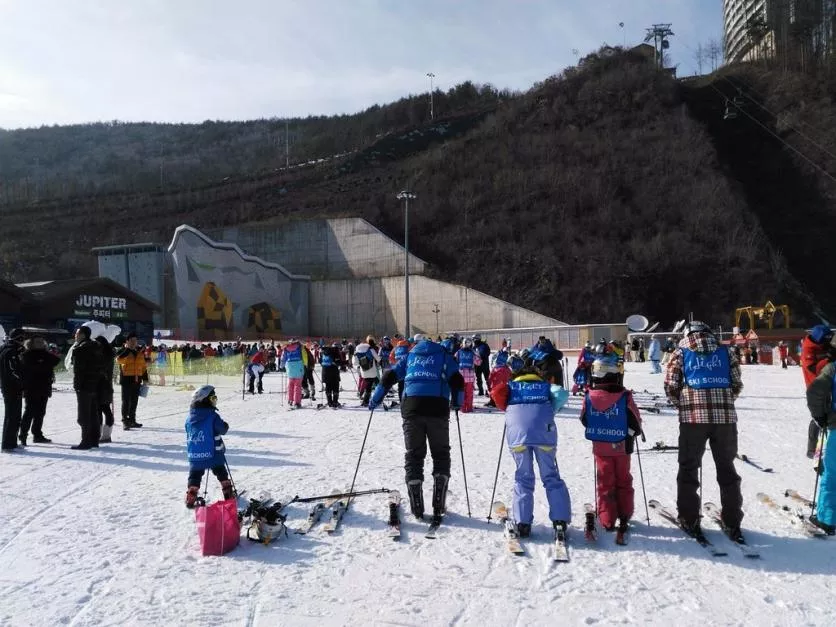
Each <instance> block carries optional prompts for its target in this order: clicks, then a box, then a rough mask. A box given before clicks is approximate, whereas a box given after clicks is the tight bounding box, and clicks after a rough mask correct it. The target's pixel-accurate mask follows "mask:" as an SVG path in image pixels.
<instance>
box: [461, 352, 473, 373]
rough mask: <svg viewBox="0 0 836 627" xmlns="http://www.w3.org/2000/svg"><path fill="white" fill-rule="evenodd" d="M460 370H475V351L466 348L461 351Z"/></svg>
mask: <svg viewBox="0 0 836 627" xmlns="http://www.w3.org/2000/svg"><path fill="white" fill-rule="evenodd" d="M459 368H470V369H473V351H470V350H466V349H464V348H463V349H461V350H460V351H459Z"/></svg>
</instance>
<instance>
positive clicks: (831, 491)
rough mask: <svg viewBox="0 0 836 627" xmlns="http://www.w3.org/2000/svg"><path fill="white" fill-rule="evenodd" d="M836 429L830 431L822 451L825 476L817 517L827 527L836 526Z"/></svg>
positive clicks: (821, 484)
mask: <svg viewBox="0 0 836 627" xmlns="http://www.w3.org/2000/svg"><path fill="white" fill-rule="evenodd" d="M834 431H836V429H830V430H829V433H828V435H827V443H826V444H825V446H824V450H823V451H822V461H823V462H824V474H823V475H822V476H821V483H820V485H819V496H818V498H817V499H816V517H817V518H818V519H819V520H820V521H821V522H823V523H824V524H826V525H836V433H834Z"/></svg>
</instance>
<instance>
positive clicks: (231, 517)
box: [194, 499, 241, 555]
mask: <svg viewBox="0 0 836 627" xmlns="http://www.w3.org/2000/svg"><path fill="white" fill-rule="evenodd" d="M194 517H195V522H196V523H197V535H198V536H199V537H200V552H201V553H202V554H203V555H223V554H224V553H229V552H230V551H231V550H232V549H234V548H235V547H236V546H238V540H240V538H241V526H240V524H239V523H238V503H237V501H236V500H235V499H228V500H225V501H216V502H214V503H212V504H211V505H206V506H205V507H198V508H197V509H196V510H195V514H194Z"/></svg>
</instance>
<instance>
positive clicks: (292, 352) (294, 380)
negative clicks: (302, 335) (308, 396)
mask: <svg viewBox="0 0 836 627" xmlns="http://www.w3.org/2000/svg"><path fill="white" fill-rule="evenodd" d="M306 358H307V357H306V355H305V352H304V351H303V350H302V344H300V342H299V340H297V339H296V338H292V339H291V340H290V341H289V342H288V343H287V344H286V345H285V347H284V350H283V351H282V362H281V367H282V368H283V369H284V370H285V371H286V372H287V408H288V409H301V408H302V377H304V376H305V367H306V366H307V364H306V363H305V359H306Z"/></svg>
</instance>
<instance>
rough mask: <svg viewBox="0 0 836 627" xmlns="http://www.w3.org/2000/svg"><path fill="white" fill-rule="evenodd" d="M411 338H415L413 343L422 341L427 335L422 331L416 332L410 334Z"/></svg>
mask: <svg viewBox="0 0 836 627" xmlns="http://www.w3.org/2000/svg"><path fill="white" fill-rule="evenodd" d="M412 339H413V340H415V343H416V344H417V343H418V342H423V341H424V340H426V339H427V336H426V335H424V334H423V333H416V334H415V335H413V336H412Z"/></svg>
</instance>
